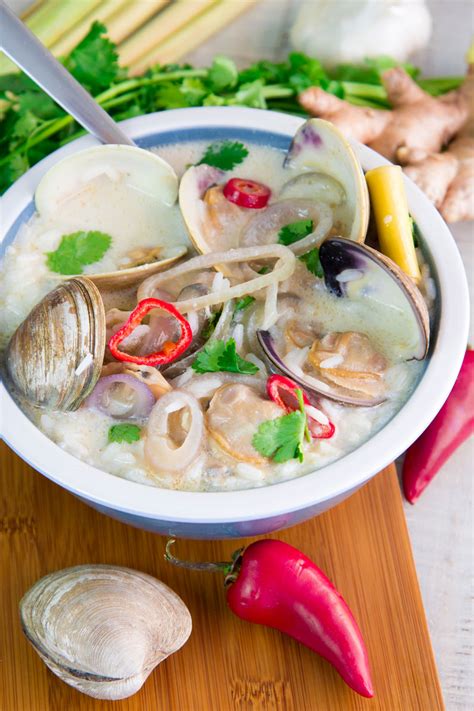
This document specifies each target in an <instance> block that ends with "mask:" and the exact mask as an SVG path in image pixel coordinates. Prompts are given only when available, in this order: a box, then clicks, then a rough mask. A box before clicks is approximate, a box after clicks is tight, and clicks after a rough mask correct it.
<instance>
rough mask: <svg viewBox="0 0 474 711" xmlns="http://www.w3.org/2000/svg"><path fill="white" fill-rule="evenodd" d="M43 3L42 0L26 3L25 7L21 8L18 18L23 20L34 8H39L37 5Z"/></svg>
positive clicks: (34, 10)
mask: <svg viewBox="0 0 474 711" xmlns="http://www.w3.org/2000/svg"><path fill="white" fill-rule="evenodd" d="M42 3H43V0H36V2H33V3H31V5H28V7H27V8H25V9H24V10H23V12H22V13H21V15H20V19H21V20H22V21H23V22H24V21H25V20H26V19H27V18H28V17H29V16H30V15H32V14H33V13H34V12H36V10H37V9H38V8H39V6H40V5H41V4H42Z"/></svg>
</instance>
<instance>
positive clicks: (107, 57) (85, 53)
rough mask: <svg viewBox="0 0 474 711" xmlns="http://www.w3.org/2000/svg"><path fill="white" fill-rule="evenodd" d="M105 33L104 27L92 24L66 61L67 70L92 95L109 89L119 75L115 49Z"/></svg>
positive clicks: (97, 23)
mask: <svg viewBox="0 0 474 711" xmlns="http://www.w3.org/2000/svg"><path fill="white" fill-rule="evenodd" d="M106 33H107V29H106V28H105V27H104V25H102V24H101V23H100V22H93V23H92V25H91V28H90V30H89V32H88V33H87V35H86V36H85V37H84V39H83V40H82V41H81V42H79V44H78V45H77V47H76V48H75V49H73V51H72V52H71V55H70V57H69V59H68V60H67V61H66V67H67V69H69V71H70V72H71V73H72V74H73V75H74V77H75V78H76V79H77V80H78V81H80V82H81V84H83V85H84V86H85V87H87V88H88V89H89V90H90V91H92V92H93V93H95V92H98V91H101V90H102V89H106V88H107V87H109V86H110V84H111V83H112V82H114V81H115V80H116V79H117V78H118V76H119V73H120V68H119V66H118V54H117V50H116V47H115V45H114V44H113V43H112V42H111V41H110V40H109V39H108V37H106V36H105V35H106Z"/></svg>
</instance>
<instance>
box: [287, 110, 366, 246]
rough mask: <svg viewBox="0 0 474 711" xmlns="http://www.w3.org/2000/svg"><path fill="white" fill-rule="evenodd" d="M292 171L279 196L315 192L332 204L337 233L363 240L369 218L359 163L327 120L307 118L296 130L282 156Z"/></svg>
mask: <svg viewBox="0 0 474 711" xmlns="http://www.w3.org/2000/svg"><path fill="white" fill-rule="evenodd" d="M285 167H286V168H287V169H288V171H290V172H291V173H293V177H292V178H290V180H288V182H287V183H286V184H285V185H284V187H283V189H282V193H281V194H282V197H283V196H284V197H286V198H288V197H290V196H293V197H294V196H295V195H296V194H299V195H301V196H302V197H309V196H311V195H314V199H315V200H316V201H318V202H319V201H321V202H324V203H327V204H329V205H331V207H332V208H333V213H334V227H335V229H336V230H337V234H340V235H341V236H342V237H346V238H347V239H351V240H354V241H356V242H363V241H364V240H365V235H366V232H367V225H368V222H369V194H368V191H367V184H366V182H365V178H364V173H363V171H362V168H361V165H360V163H359V161H358V159H357V158H356V156H355V153H354V151H353V150H352V148H351V146H350V144H349V143H348V141H347V140H346V139H345V138H344V136H343V135H342V133H341V132H340V131H339V129H337V128H336V127H335V126H334V125H333V124H332V123H329V121H323V120H322V119H309V121H306V123H304V124H303V126H301V128H300V129H299V130H298V131H297V132H296V134H295V137H294V138H293V141H292V142H291V146H290V149H289V151H288V153H287V156H286V159H285Z"/></svg>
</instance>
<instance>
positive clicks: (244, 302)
mask: <svg viewBox="0 0 474 711" xmlns="http://www.w3.org/2000/svg"><path fill="white" fill-rule="evenodd" d="M254 301H255V296H250V294H247V295H246V296H243V297H242V298H241V299H239V300H238V301H237V303H236V304H235V308H234V314H236V313H237V312H238V311H243V310H244V309H246V308H247V306H250V304H253V302H254Z"/></svg>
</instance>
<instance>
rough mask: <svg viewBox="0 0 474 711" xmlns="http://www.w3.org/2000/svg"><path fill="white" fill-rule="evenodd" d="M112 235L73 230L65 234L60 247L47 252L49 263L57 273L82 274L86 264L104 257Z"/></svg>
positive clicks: (50, 267)
mask: <svg viewBox="0 0 474 711" xmlns="http://www.w3.org/2000/svg"><path fill="white" fill-rule="evenodd" d="M111 242H112V237H111V236H110V235H107V234H105V233H104V232H96V231H93V232H73V233H72V234H70V235H63V237H62V238H61V242H60V243H59V247H58V248H57V249H56V251H54V252H47V253H46V254H47V259H46V262H47V265H48V267H49V269H51V271H52V272H56V273H57V274H82V268H83V267H84V266H85V265H86V264H94V262H98V261H99V259H102V257H103V256H104V254H105V253H106V251H107V250H108V249H109V247H110V245H111Z"/></svg>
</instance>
